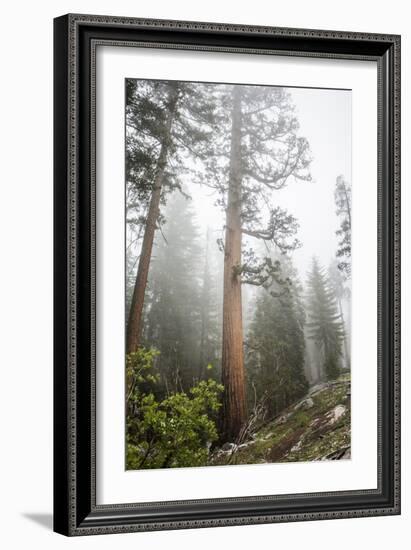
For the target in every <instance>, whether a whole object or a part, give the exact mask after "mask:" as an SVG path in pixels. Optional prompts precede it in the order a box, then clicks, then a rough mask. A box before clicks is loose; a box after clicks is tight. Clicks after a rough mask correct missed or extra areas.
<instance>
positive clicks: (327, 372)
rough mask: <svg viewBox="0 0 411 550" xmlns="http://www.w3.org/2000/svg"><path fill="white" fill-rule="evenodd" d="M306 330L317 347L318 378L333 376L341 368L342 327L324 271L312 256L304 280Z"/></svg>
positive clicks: (331, 378) (332, 292)
mask: <svg viewBox="0 0 411 550" xmlns="http://www.w3.org/2000/svg"><path fill="white" fill-rule="evenodd" d="M306 304H307V316H308V322H307V332H308V337H309V338H311V339H312V340H313V341H314V342H315V344H316V346H317V349H318V351H319V357H320V360H321V365H320V373H321V378H322V379H326V380H334V379H335V378H337V377H338V374H339V372H340V360H341V346H342V342H343V338H344V327H343V325H342V322H341V316H340V313H339V312H338V306H337V302H336V297H335V293H334V289H333V287H332V285H331V283H330V280H329V278H328V276H327V273H326V271H325V269H324V268H322V267H321V266H320V264H319V262H318V260H317V258H313V260H312V266H311V271H310V272H309V274H308V280H307V300H306Z"/></svg>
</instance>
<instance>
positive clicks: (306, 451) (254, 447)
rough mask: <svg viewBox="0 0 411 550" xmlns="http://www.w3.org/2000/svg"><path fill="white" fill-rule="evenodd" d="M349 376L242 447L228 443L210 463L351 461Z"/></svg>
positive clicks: (315, 391)
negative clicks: (348, 459)
mask: <svg viewBox="0 0 411 550" xmlns="http://www.w3.org/2000/svg"><path fill="white" fill-rule="evenodd" d="M350 387H351V385H350V377H349V375H344V376H341V377H340V378H339V379H338V380H335V381H333V382H327V383H324V384H320V385H317V386H313V387H312V388H311V389H310V391H309V392H308V394H307V395H306V396H305V397H304V398H303V399H301V400H300V401H298V402H297V403H295V404H293V405H291V406H290V407H288V408H287V409H285V410H284V411H283V412H282V414H281V415H280V416H278V417H277V418H275V419H274V420H272V421H271V422H269V423H267V424H265V425H264V426H263V427H261V428H260V429H259V430H258V431H257V432H255V433H254V434H253V435H252V437H251V439H250V440H249V441H246V442H243V443H242V444H234V443H227V444H225V445H224V446H223V447H222V448H221V449H217V450H216V451H215V452H214V453H213V455H212V457H211V458H210V463H211V464H213V465H224V464H262V463H271V462H307V461H315V460H341V459H347V458H351V447H350V441H351V414H350V413H351V406H350V403H351V399H350V397H351V392H350Z"/></svg>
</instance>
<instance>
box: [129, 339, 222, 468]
mask: <svg viewBox="0 0 411 550" xmlns="http://www.w3.org/2000/svg"><path fill="white" fill-rule="evenodd" d="M157 354H158V352H156V351H155V350H147V349H140V350H139V351H137V352H136V353H132V354H129V355H128V356H127V392H128V393H127V410H128V415H127V469H132V470H135V469H141V468H144V469H147V468H176V467H183V466H203V465H206V463H207V457H208V448H209V445H210V444H211V443H212V442H213V441H216V439H217V438H218V433H217V428H216V418H217V412H218V410H219V408H220V406H221V403H220V394H221V392H222V389H223V387H222V386H221V385H220V384H218V383H217V382H215V381H214V380H207V381H202V382H200V383H198V384H197V385H196V386H194V387H193V388H191V389H190V390H189V391H188V392H187V393H186V392H180V393H174V394H172V395H169V396H167V397H166V398H164V399H159V398H158V397H156V395H155V386H156V384H157V383H158V376H157V375H156V374H154V371H153V360H154V357H155V356H156V355H157Z"/></svg>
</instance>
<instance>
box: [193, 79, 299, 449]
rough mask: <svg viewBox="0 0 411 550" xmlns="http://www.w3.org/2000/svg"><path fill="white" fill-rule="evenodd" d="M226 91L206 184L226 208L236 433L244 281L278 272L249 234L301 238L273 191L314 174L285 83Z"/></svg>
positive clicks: (243, 409) (226, 380) (234, 431)
mask: <svg viewBox="0 0 411 550" xmlns="http://www.w3.org/2000/svg"><path fill="white" fill-rule="evenodd" d="M220 94H221V101H220V105H221V108H220V110H219V113H218V115H217V116H218V117H219V121H220V126H219V127H220V132H219V134H218V135H216V138H215V140H214V143H215V145H216V148H217V151H218V152H217V154H216V155H213V156H212V157H211V158H210V159H209V161H208V163H207V167H208V170H207V174H206V175H205V177H204V183H206V184H207V185H209V186H212V187H214V188H216V189H218V191H219V192H220V204H221V205H222V207H223V208H224V211H225V214H226V223H225V239H224V304H223V343H222V382H223V385H224V395H223V408H222V419H223V427H222V431H223V437H224V438H225V439H228V440H233V439H235V438H236V437H237V435H238V433H239V431H240V430H241V427H242V426H243V424H244V423H245V421H246V419H247V400H246V386H245V372H244V355H243V320H242V293H241V285H242V284H244V283H248V284H252V285H255V286H267V285H270V284H271V282H272V281H274V280H276V278H277V276H278V270H277V266H276V264H275V263H273V262H272V261H271V259H270V258H269V257H268V256H266V257H262V258H258V257H257V255H256V254H255V252H254V249H253V248H252V247H250V248H248V250H246V251H244V250H243V245H244V241H243V236H244V235H247V236H248V237H250V238H252V239H257V240H263V241H267V242H271V243H274V244H275V245H276V246H277V247H278V248H279V249H280V250H282V251H287V250H290V249H292V248H294V247H295V246H296V245H297V242H296V241H295V240H294V239H292V238H291V237H293V236H294V235H295V233H296V230H297V223H296V220H295V219H294V218H293V216H291V215H290V214H288V213H287V212H285V211H284V210H282V209H280V208H279V207H274V206H272V195H273V192H275V191H276V190H279V189H282V188H283V187H285V186H286V185H287V183H288V181H289V180H290V179H291V178H294V179H300V180H310V174H309V171H308V168H309V164H310V157H309V145H308V142H307V140H306V139H305V138H303V137H299V136H298V130H299V124H298V121H297V118H296V116H295V112H294V107H293V104H292V101H291V96H290V94H289V93H287V91H286V90H285V89H283V88H275V87H268V86H238V85H235V86H225V87H222V88H221V89H220ZM264 210H265V211H266V215H263V214H262V213H263V211H264Z"/></svg>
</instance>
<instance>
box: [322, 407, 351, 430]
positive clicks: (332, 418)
mask: <svg viewBox="0 0 411 550" xmlns="http://www.w3.org/2000/svg"><path fill="white" fill-rule="evenodd" d="M346 412H347V407H346V406H345V405H337V406H336V407H334V408H333V409H332V410H331V411H330V412H328V413H327V414H326V417H327V419H328V424H329V426H332V425H333V424H335V423H336V422H338V420H339V419H340V418H342V417H343V416H344V415H345V413H346Z"/></svg>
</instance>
